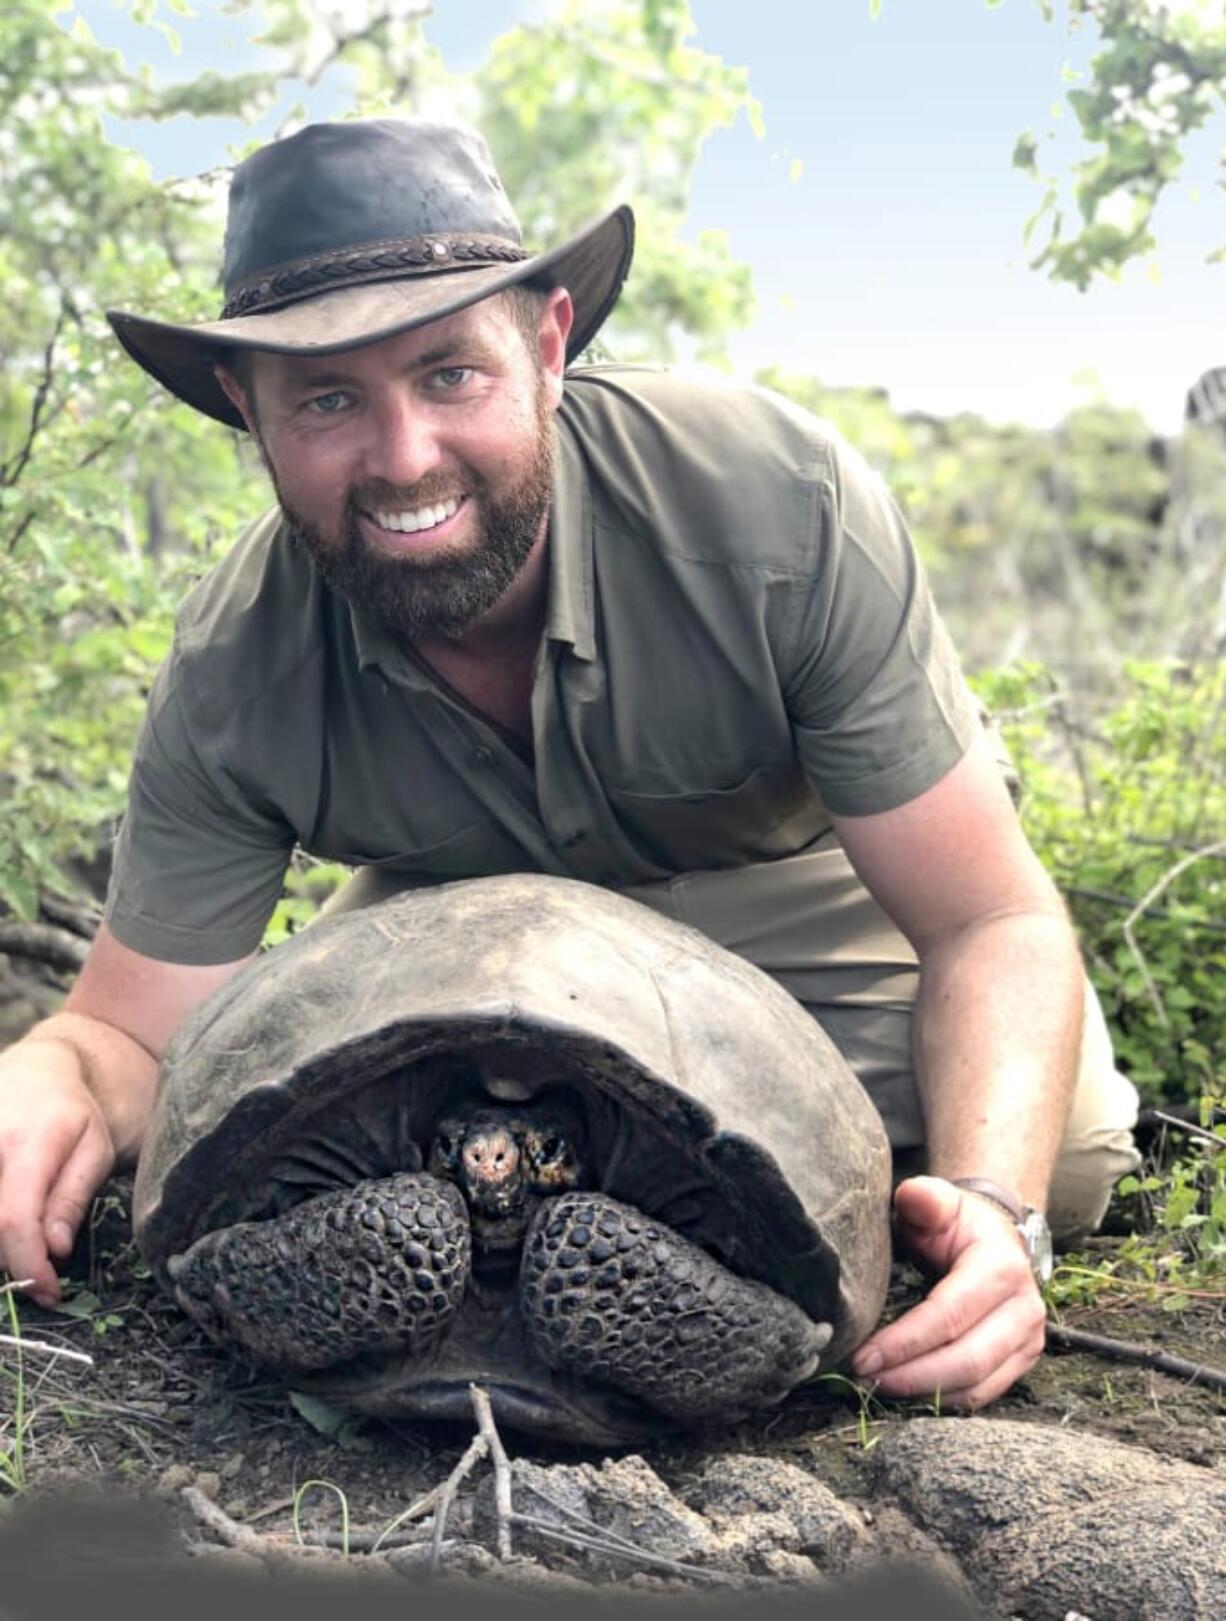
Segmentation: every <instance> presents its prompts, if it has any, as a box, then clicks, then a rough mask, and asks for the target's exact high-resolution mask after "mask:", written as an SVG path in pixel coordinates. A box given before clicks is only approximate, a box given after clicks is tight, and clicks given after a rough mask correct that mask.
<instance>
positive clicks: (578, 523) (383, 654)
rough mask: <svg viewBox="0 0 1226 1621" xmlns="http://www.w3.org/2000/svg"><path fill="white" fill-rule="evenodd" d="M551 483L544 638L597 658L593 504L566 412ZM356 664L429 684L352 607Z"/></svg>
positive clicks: (369, 618) (390, 639)
mask: <svg viewBox="0 0 1226 1621" xmlns="http://www.w3.org/2000/svg"><path fill="white" fill-rule="evenodd" d="M564 410H565V405H563V411H564ZM554 422H555V433H554V452H555V454H554V466H553V487H552V489H551V491H550V497H549V535H548V546H549V597H548V601H547V604H546V608H545V636H546V639H547V640H549V641H553V642H566V643H567V644H568V645H569V646H570V647H571V649H572V650H573V652H574V654H575V657H576V658H580V659H584V660H586V661H587V662H589V663H590V662H591V660H592V659H594V658H595V657H596V632H595V611H594V607H593V602H592V503H591V492H590V490H589V488H588V480H587V472H586V469H585V468H584V464H583V456H582V453H581V452H580V449H579V445H578V442H577V440H576V439H575V436H574V430H573V429H572V428H571V426H570V424H569V423H568V422H567V421H566V418H565V416H564V415H563V414H562V412H559V413H558V415H557V416H556V417H555V418H554ZM349 616H350V619H351V620H352V622H353V640H354V645H355V647H356V649H357V657H358V668H359V669H360V670H366V669H371V668H376V669H383V670H384V671H388V672H390V671H392V670H395V672H396V674H397V675H398V676H400V677H401V678H402V679H403V678H405V677H408V678H409V679H410V680H411V681H413V682H414V683H417V682H420V683H421V684H423V685H428V682H429V677H428V676H427V675H426V674H425V672H424V671H423V670H422V669H421V667H420V666H419V665H418V664H417V663H416V662H415V661H414V660H413V659H411V658H409V657H408V656H407V655H406V653H405V651H404V649H403V648H402V647H401V646H400V644H399V642H398V641H397V639H396V637H395V636H394V635H393V634H392V633H391V631H390V630H388V628H387V626H386V625H384V624H383V622H382V621H381V620H379V619H377V618H375V617H374V615H372V614H369V613H367V612H366V611H365V610H364V609H362V608H357V607H353V606H350V608H349Z"/></svg>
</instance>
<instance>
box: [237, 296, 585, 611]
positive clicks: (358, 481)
mask: <svg viewBox="0 0 1226 1621" xmlns="http://www.w3.org/2000/svg"><path fill="white" fill-rule="evenodd" d="M569 313H570V309H569V301H568V300H567V299H566V296H565V294H556V293H555V294H551V295H550V296H549V298H548V299H547V300H546V302H545V303H544V304H543V306H542V312H541V315H542V319H541V330H540V334H539V336H538V337H536V339H535V341H530V340H529V339H528V338H527V337H526V335H525V333H524V332H523V331H522V329H521V327H520V326H519V325H518V324H517V323H516V321H515V320H514V318H513V316H512V314H511V312H510V310H509V308H508V307H507V305H506V303H505V301H503V300H501V299H498V298H493V299H487V300H485V301H484V302H482V303H480V304H476V305H474V306H472V308H470V309H467V310H462V311H460V312H459V313H458V314H456V315H453V316H449V317H447V318H446V319H444V320H441V321H436V322H432V323H431V324H430V325H428V326H424V327H419V328H418V329H417V330H416V331H413V332H407V333H404V334H402V335H401V336H399V337H395V338H387V339H385V340H383V341H382V342H380V343H373V344H369V345H367V346H365V347H364V348H360V349H349V350H345V351H344V352H342V353H340V354H334V355H323V356H302V355H274V354H269V353H258V354H256V355H254V356H253V365H252V368H251V375H250V379H249V390H248V395H247V398H246V400H245V401H244V404H245V406H246V415H247V418H248V425H249V426H250V428H251V430H252V432H253V434H254V435H255V436H256V438H257V440H258V442H259V444H260V448H261V450H262V452H263V454H264V458H265V461H266V462H267V465H268V468H269V472H270V473H271V475H272V479H273V483H274V485H275V487H276V491H277V495H278V497H279V499H280V502H281V505H282V507H283V509H284V511H285V513H286V516H287V517H288V519H289V520H290V523H291V525H292V526H293V529H294V531H295V534H296V536H297V537H298V539H299V541H300V542H301V544H302V545H304V546H305V547H306V548H307V550H308V551H309V552H310V554H311V556H312V557H313V558H314V559H315V561H316V563H317V564H318V566H319V568H320V570H321V572H322V573H323V575H324V577H325V578H326V579H327V580H328V581H329V583H330V584H331V585H333V586H334V587H335V588H336V589H337V590H338V591H340V592H342V593H343V594H344V595H345V596H346V597H347V598H348V599H349V600H350V601H351V602H354V603H355V604H357V605H358V606H360V607H363V608H365V609H367V610H368V611H369V612H371V613H373V614H375V615H376V616H378V617H379V618H380V619H382V620H383V621H384V622H385V623H386V624H388V625H389V626H390V627H391V628H392V629H393V630H395V631H397V632H398V633H400V634H401V635H402V636H405V637H407V638H414V637H418V636H422V635H430V634H434V635H445V636H450V637H456V636H459V635H460V634H462V632H463V631H464V630H465V629H467V628H468V627H469V626H470V625H472V624H473V623H475V622H476V621H477V620H479V619H480V618H481V617H482V616H483V615H484V614H485V613H487V612H488V611H489V610H490V609H491V608H492V607H493V606H494V605H495V603H497V602H498V600H499V599H500V598H501V597H502V595H503V594H504V592H505V591H506V590H507V588H508V586H509V585H510V584H511V582H512V581H513V580H514V579H515V577H516V575H517V574H518V573H519V571H520V569H521V568H522V567H523V565H524V563H525V561H526V559H527V557H528V555H529V553H530V552H531V550H532V548H533V546H534V544H535V543H536V541H537V539H538V538H539V537H540V536H541V535H542V534H543V531H544V526H545V517H546V512H547V509H548V502H549V491H550V476H551V471H552V448H553V437H552V426H551V419H552V415H553V411H554V410H555V409H556V406H557V403H558V400H559V398H560V394H561V371H562V366H563V365H564V363H565V361H564V355H565V342H566V332H567V329H568V327H569Z"/></svg>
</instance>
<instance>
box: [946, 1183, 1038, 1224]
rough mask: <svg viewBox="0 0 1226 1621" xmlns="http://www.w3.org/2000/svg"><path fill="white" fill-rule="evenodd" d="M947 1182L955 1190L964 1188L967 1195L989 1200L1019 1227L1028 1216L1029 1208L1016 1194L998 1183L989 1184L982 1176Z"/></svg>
mask: <svg viewBox="0 0 1226 1621" xmlns="http://www.w3.org/2000/svg"><path fill="white" fill-rule="evenodd" d="M949 1180H950V1182H951V1183H952V1185H953V1186H954V1187H955V1188H965V1189H966V1191H967V1192H968V1193H977V1194H979V1196H980V1198H983V1199H990V1200H991V1201H992V1203H993V1204H994V1205H998V1206H999V1208H1000V1209H1001V1210H1003V1211H1004V1213H1005V1215H1006V1216H1008V1217H1009V1218H1010V1219H1011V1220H1012V1221H1013V1222H1014V1223H1015V1224H1016V1225H1017V1226H1019V1227H1020V1226H1021V1225H1022V1223H1023V1222H1024V1221H1025V1220H1026V1217H1027V1215H1028V1214H1029V1207H1028V1206H1027V1205H1024V1204H1023V1203H1022V1201H1021V1200H1020V1199H1019V1198H1018V1196H1017V1194H1016V1193H1010V1192H1009V1190H1008V1188H1002V1187H1001V1185H1000V1183H999V1182H989V1181H988V1180H987V1178H986V1177H983V1176H951V1177H950V1178H949Z"/></svg>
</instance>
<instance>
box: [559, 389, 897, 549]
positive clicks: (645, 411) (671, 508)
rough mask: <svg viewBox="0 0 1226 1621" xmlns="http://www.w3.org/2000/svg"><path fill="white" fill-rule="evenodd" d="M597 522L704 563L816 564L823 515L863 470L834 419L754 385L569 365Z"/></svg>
mask: <svg viewBox="0 0 1226 1621" xmlns="http://www.w3.org/2000/svg"><path fill="white" fill-rule="evenodd" d="M560 414H561V417H562V421H563V423H564V424H565V426H566V428H567V429H568V430H569V431H570V433H571V434H572V435H573V436H574V439H575V441H576V443H577V445H578V447H579V449H580V451H581V452H582V455H583V459H584V463H585V466H586V471H587V476H588V479H589V483H590V485H591V488H592V491H593V507H594V509H595V511H596V515H597V522H598V523H599V522H600V519H601V516H602V515H603V516H604V517H605V518H606V519H608V520H609V521H610V522H612V523H613V524H615V525H616V526H617V527H619V528H621V529H623V530H627V531H631V532H634V533H637V534H639V535H641V536H643V537H644V538H648V537H649V538H650V542H651V545H652V547H653V549H655V550H657V551H665V552H670V553H673V554H674V555H684V556H687V557H691V558H693V559H695V560H696V561H700V562H723V563H727V564H730V565H733V566H738V567H745V566H749V567H755V566H756V567H764V568H771V569H782V570H784V571H787V572H797V573H802V574H807V573H809V572H810V571H811V570H812V569H813V567H814V566H816V564H817V560H818V544H819V543H818V531H819V530H820V527H821V520H820V517H819V516H818V514H819V510H820V509H821V507H822V505H823V502H824V499H825V498H824V497H823V495H822V494H821V493H820V492H822V491H827V492H832V493H833V499H834V501H835V504H836V506H837V505H838V504H839V502H840V500H841V492H842V490H843V489H844V487H845V486H846V485H847V484H848V483H849V482H850V483H851V484H853V485H854V484H857V483H859V482H861V481H862V480H863V479H864V477H865V476H867V470H866V469H865V468H864V467H863V464H862V463H861V462H860V460H859V458H858V457H856V455H855V453H854V452H853V451H852V450H851V449H850V447H849V446H848V445H847V444H846V441H845V440H843V439H842V437H841V436H840V435H839V433H838V431H837V430H836V429H835V428H834V427H833V425H832V424H830V423H829V422H826V421H825V420H824V419H822V418H820V417H817V416H814V415H813V414H812V413H811V412H808V411H806V410H804V409H803V408H802V407H800V406H798V405H796V404H794V403H793V402H792V401H790V400H787V399H785V398H784V397H783V396H782V395H779V394H775V393H773V392H771V391H770V390H768V389H765V388H761V387H758V386H757V385H754V384H745V383H738V382H734V381H731V380H724V379H722V378H720V377H718V376H705V375H704V376H701V377H698V376H694V375H685V374H683V373H680V372H677V371H672V370H669V369H667V368H664V367H646V366H592V367H582V368H577V369H576V370H574V371H572V372H570V373H568V374H567V386H566V395H565V398H564V401H563V406H562V410H561V413H560Z"/></svg>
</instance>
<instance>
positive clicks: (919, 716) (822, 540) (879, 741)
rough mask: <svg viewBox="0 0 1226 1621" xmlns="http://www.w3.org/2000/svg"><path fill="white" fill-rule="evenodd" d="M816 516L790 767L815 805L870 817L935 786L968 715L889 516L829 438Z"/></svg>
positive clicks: (952, 759) (878, 491)
mask: <svg viewBox="0 0 1226 1621" xmlns="http://www.w3.org/2000/svg"><path fill="white" fill-rule="evenodd" d="M817 522H818V546H817V553H816V556H817V567H816V571H815V575H814V578H813V579H812V580H810V581H805V582H803V584H801V585H800V586H799V587H798V599H797V604H796V608H795V617H794V621H793V627H792V635H791V637H790V657H789V660H788V667H787V669H786V670H785V672H784V686H785V694H786V699H787V703H788V710H789V714H790V716H791V719H792V724H793V731H794V736H795V739H796V748H797V752H798V754H799V756H800V759H801V763H802V764H803V766H804V768H805V770H806V772H807V773H808V775H809V777H810V780H811V781H812V782H813V785H814V787H815V788H816V789H817V791H818V793H820V795H821V797H822V800H823V802H824V803H825V805H826V806H827V808H828V809H829V810H830V811H832V812H833V813H834V814H835V815H844V816H864V815H870V814H873V813H875V812H879V811H885V810H892V809H894V807H895V806H897V805H902V804H905V803H906V802H907V801H908V800H911V799H914V798H916V797H917V796H918V795H919V794H921V793H923V792H924V791H925V790H926V789H928V788H930V787H932V786H933V784H935V783H936V782H938V781H939V780H940V779H941V777H943V776H944V775H945V773H946V772H947V771H949V770H950V768H951V767H952V766H954V765H955V764H956V763H957V762H958V760H960V759H961V757H962V755H963V754H964V753H965V752H966V750H967V748H968V747H969V746H970V743H971V741H972V739H973V737H974V736H975V733H976V730H977V728H978V726H979V724H980V721H979V712H978V708H977V705H976V703H975V700H974V698H973V696H972V695H971V692H970V689H969V688H968V687H967V685H966V681H965V679H964V677H963V675H962V672H961V669H960V667H959V664H958V660H957V656H956V654H955V653H954V650H953V648H952V646H951V644H950V641H949V637H948V635H947V633H946V631H945V627H944V625H943V624H942V623H941V620H940V617H939V615H938V613H937V610H936V607H935V604H934V603H933V600H932V595H931V592H930V590H929V587H928V582H927V579H926V577H925V574H924V570H923V566H922V564H921V561H920V558H919V555H918V553H917V552H916V550H915V546H914V544H913V542H912V540H911V537H910V536H909V535H908V533H907V529H906V525H905V524H904V522H903V519H902V516H901V514H900V513H899V511H898V509H897V507H896V506H895V505H894V503H893V501H892V500H891V499H890V497H889V495H888V493H887V491H886V489H885V486H884V484H883V483H882V481H881V479H880V478H879V477H878V476H877V474H875V473H874V472H872V471H871V469H870V468H869V467H868V466H867V465H866V464H865V463H864V461H863V460H862V459H861V458H860V457H859V456H858V455H857V454H856V453H855V452H854V451H852V450H851V449H850V448H849V447H848V446H847V445H846V444H845V443H844V442H843V441H842V440H840V439H838V438H832V440H831V442H830V461H829V476H828V477H827V478H825V479H824V480H822V481H821V483H820V485H819V492H818V513H817Z"/></svg>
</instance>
